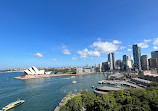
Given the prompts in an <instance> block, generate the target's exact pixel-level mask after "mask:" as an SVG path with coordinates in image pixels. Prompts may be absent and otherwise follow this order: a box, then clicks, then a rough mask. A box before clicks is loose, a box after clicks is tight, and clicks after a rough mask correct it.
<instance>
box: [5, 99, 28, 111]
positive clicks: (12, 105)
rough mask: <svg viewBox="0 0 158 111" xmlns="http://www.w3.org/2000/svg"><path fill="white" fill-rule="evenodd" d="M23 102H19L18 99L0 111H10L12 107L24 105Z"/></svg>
mask: <svg viewBox="0 0 158 111" xmlns="http://www.w3.org/2000/svg"><path fill="white" fill-rule="evenodd" d="M24 102H25V100H20V99H18V100H17V101H15V102H12V103H10V104H8V105H7V106H5V107H3V108H2V111H7V110H9V109H12V108H14V107H16V106H18V105H20V104H22V103H24Z"/></svg>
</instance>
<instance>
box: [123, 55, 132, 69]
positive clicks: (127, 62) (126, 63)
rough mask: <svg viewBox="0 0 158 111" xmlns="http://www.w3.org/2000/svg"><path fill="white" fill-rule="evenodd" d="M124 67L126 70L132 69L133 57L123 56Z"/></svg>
mask: <svg viewBox="0 0 158 111" xmlns="http://www.w3.org/2000/svg"><path fill="white" fill-rule="evenodd" d="M123 67H124V70H128V69H131V68H132V60H131V56H130V55H129V56H127V55H123Z"/></svg>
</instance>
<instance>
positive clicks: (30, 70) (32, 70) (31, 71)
mask: <svg viewBox="0 0 158 111" xmlns="http://www.w3.org/2000/svg"><path fill="white" fill-rule="evenodd" d="M39 74H45V70H38V69H37V68H36V67H34V66H32V67H31V68H28V69H26V70H24V73H23V75H39Z"/></svg>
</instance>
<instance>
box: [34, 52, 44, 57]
mask: <svg viewBox="0 0 158 111" xmlns="http://www.w3.org/2000/svg"><path fill="white" fill-rule="evenodd" d="M34 56H37V57H43V55H42V54H41V53H39V52H37V53H36V54H34Z"/></svg>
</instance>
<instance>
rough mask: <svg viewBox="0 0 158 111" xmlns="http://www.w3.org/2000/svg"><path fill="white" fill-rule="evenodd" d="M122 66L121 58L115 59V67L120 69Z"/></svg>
mask: <svg viewBox="0 0 158 111" xmlns="http://www.w3.org/2000/svg"><path fill="white" fill-rule="evenodd" d="M122 66H123V62H122V60H117V61H116V67H117V69H122Z"/></svg>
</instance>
